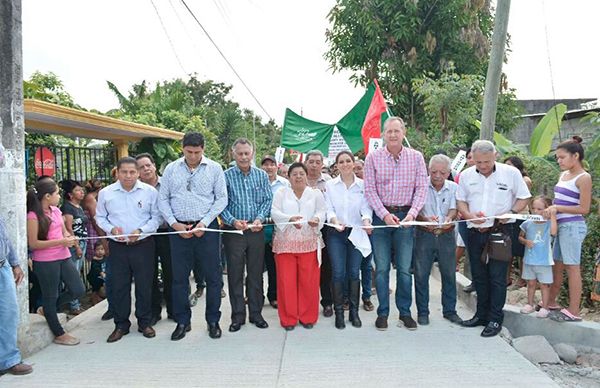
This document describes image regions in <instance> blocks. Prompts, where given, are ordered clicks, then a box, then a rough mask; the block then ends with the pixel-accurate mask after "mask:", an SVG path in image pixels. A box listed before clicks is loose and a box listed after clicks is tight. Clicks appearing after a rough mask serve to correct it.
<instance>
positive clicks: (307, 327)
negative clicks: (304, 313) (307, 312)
mask: <svg viewBox="0 0 600 388" xmlns="http://www.w3.org/2000/svg"><path fill="white" fill-rule="evenodd" d="M300 324H301V325H302V327H304V328H305V329H312V328H313V326H314V325H313V324H312V323H302V322H300Z"/></svg>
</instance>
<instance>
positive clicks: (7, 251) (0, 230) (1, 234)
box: [0, 219, 19, 267]
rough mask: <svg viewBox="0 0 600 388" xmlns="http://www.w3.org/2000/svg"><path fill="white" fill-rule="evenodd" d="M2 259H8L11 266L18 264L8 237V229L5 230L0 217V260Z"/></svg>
mask: <svg viewBox="0 0 600 388" xmlns="http://www.w3.org/2000/svg"><path fill="white" fill-rule="evenodd" d="M2 260H8V264H10V266H11V267H14V266H17V265H19V259H18V258H17V254H16V252H15V248H14V246H13V244H12V242H11V241H10V239H9V238H8V230H6V226H5V225H4V221H2V219H0V261H2Z"/></svg>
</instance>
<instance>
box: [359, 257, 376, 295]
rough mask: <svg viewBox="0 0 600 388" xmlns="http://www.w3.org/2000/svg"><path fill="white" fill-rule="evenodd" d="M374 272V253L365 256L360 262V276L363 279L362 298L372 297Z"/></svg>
mask: <svg viewBox="0 0 600 388" xmlns="http://www.w3.org/2000/svg"><path fill="white" fill-rule="evenodd" d="M372 273H373V254H370V255H369V256H367V257H363V258H362V261H361V263H360V276H361V281H362V298H363V299H368V298H370V297H371V287H372V286H371V283H372V279H371V274H372Z"/></svg>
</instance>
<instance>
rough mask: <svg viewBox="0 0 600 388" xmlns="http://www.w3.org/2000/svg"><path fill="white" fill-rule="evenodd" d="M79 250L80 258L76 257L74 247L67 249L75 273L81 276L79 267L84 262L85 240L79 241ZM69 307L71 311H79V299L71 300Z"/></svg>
mask: <svg viewBox="0 0 600 388" xmlns="http://www.w3.org/2000/svg"><path fill="white" fill-rule="evenodd" d="M79 248H81V256H77V252H76V250H75V247H71V248H69V252H71V261H72V262H73V264H75V269H77V273H78V274H80V275H81V267H82V266H83V260H85V250H86V248H87V240H79ZM69 307H70V308H71V310H79V309H80V308H81V302H79V299H73V300H72V301H71V302H69Z"/></svg>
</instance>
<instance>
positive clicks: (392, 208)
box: [383, 205, 411, 213]
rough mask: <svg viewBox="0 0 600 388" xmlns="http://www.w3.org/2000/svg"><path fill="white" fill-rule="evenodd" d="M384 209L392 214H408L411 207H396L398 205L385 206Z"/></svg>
mask: <svg viewBox="0 0 600 388" xmlns="http://www.w3.org/2000/svg"><path fill="white" fill-rule="evenodd" d="M383 207H385V210H387V211H388V212H390V213H400V212H402V213H405V212H408V211H409V210H410V208H411V207H410V206H396V205H383Z"/></svg>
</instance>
